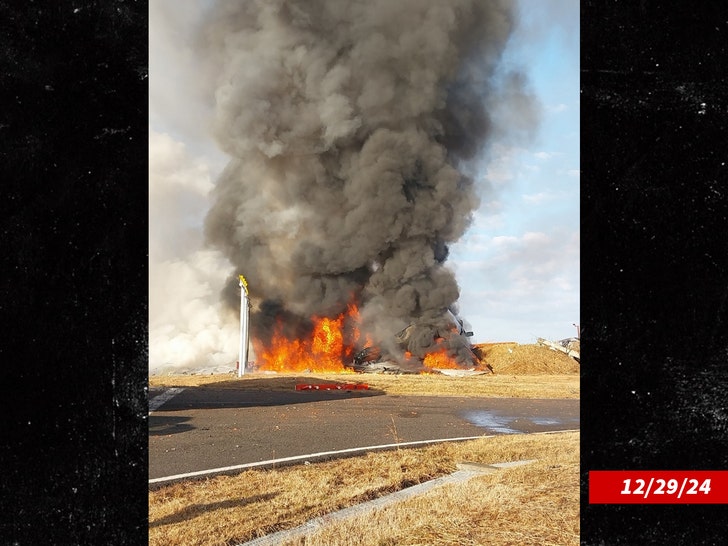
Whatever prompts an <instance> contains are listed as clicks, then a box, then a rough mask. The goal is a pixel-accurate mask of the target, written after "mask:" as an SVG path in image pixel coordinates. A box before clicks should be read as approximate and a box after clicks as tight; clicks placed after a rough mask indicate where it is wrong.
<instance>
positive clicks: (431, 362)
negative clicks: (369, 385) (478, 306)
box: [349, 309, 493, 375]
mask: <svg viewBox="0 0 728 546" xmlns="http://www.w3.org/2000/svg"><path fill="white" fill-rule="evenodd" d="M445 318H446V320H447V322H448V325H447V327H446V328H445V331H444V332H441V331H439V330H435V331H434V336H433V340H432V341H433V342H434V343H435V346H436V347H437V350H436V351H435V352H430V353H428V354H427V355H425V357H424V359H422V360H420V359H417V358H415V357H414V356H413V354H412V351H411V350H410V349H411V348H412V343H413V342H415V340H414V337H415V336H414V332H415V328H416V326H415V325H414V324H410V325H409V326H407V327H406V328H404V329H402V330H400V331H399V332H398V333H397V334H396V335H395V336H394V338H393V342H394V345H395V347H396V348H397V349H399V351H397V352H398V353H400V354H401V355H403V358H402V357H400V358H397V357H396V356H394V355H392V354H390V353H389V352H388V351H386V350H383V349H382V348H381V347H378V346H375V345H369V346H367V347H364V348H363V349H362V350H360V351H359V352H357V353H356V355H354V359H353V361H352V363H351V365H350V366H349V367H350V368H351V369H352V370H354V371H356V372H361V373H391V374H399V373H422V371H428V372H435V373H437V372H439V373H443V374H446V375H474V374H483V373H493V368H491V367H490V366H489V365H488V364H487V363H485V362H482V361H481V355H480V354H479V349H478V348H477V347H473V346H472V345H471V344H470V341H469V340H468V338H470V337H472V336H473V332H469V331H466V330H465V325H464V322H463V320H462V319H460V318H458V317H456V316H455V314H453V312H452V311H450V310H449V309H448V310H447V311H446V313H445ZM446 342H448V345H450V347H452V346H453V345H455V351H448V349H447V347H446V346H445V343H446ZM449 352H455V353H457V354H459V355H463V356H464V361H463V359H462V358H461V362H460V365H458V362H457V361H456V360H454V359H453V358H451V357H450V355H449V354H448V353H449Z"/></svg>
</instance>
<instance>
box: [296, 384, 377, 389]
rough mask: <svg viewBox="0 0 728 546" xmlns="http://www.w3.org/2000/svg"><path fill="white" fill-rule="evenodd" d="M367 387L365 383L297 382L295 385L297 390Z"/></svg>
mask: <svg viewBox="0 0 728 546" xmlns="http://www.w3.org/2000/svg"><path fill="white" fill-rule="evenodd" d="M367 389H369V385H367V384H366V383H344V384H340V383H319V384H310V383H299V384H297V385H296V390H297V391H359V390H367Z"/></svg>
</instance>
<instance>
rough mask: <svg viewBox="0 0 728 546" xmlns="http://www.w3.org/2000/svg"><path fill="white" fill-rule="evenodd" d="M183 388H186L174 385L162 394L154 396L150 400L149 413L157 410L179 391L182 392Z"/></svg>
mask: <svg viewBox="0 0 728 546" xmlns="http://www.w3.org/2000/svg"><path fill="white" fill-rule="evenodd" d="M183 390H184V389H183V388H181V387H172V388H171V389H167V390H165V391H164V392H163V393H162V394H158V395H157V396H155V397H154V398H152V399H151V400H150V401H149V413H152V412H153V411H157V410H158V409H159V407H160V406H161V405H162V404H164V403H165V402H168V401H169V400H171V399H172V398H174V397H175V396H177V395H178V394H179V393H181V392H182V391H183Z"/></svg>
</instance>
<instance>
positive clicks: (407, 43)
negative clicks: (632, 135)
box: [203, 0, 524, 362]
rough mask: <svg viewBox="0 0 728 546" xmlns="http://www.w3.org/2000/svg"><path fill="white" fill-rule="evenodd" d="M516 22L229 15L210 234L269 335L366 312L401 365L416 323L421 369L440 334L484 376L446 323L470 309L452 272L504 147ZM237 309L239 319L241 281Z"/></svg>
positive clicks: (221, 43)
mask: <svg viewBox="0 0 728 546" xmlns="http://www.w3.org/2000/svg"><path fill="white" fill-rule="evenodd" d="M513 18H514V16H513V12H512V6H511V3H510V2H497V1H488V2H483V1H465V0H462V1H451V2H441V1H429V2H427V1H422V0H411V1H398V2H391V1H390V0H382V1H369V0H367V1H362V2H356V1H350V2H342V1H339V0H331V1H311V0H306V1H301V2H295V1H283V0H280V1H273V2H270V1H266V2H262V1H260V2H229V1H226V2H220V3H217V4H215V5H214V6H213V8H212V9H211V11H210V13H209V20H208V21H207V22H206V25H205V28H204V31H203V36H204V38H203V42H204V55H205V56H206V58H207V59H208V62H209V63H211V66H215V67H216V68H217V70H218V79H217V87H216V91H215V99H216V113H215V123H214V131H215V137H216V139H217V141H218V143H219V145H220V147H221V149H222V150H223V151H224V152H225V153H227V154H229V155H230V156H232V157H233V159H232V160H231V162H230V163H229V165H228V166H227V168H226V169H225V171H224V172H223V173H222V175H221V176H220V178H219V180H218V181H217V183H216V187H215V190H214V204H213V206H212V208H211V210H210V211H209V213H208V215H207V217H206V220H205V235H206V238H207V240H208V242H210V243H211V244H212V245H213V246H214V247H217V248H219V249H220V250H222V251H223V252H224V254H225V255H226V256H227V257H228V258H229V260H230V261H231V263H232V264H233V265H234V266H235V268H236V270H237V271H239V272H243V273H244V274H245V275H246V277H247V278H248V281H249V284H250V287H251V301H252V303H253V306H254V307H253V316H252V319H251V327H252V328H253V335H254V336H255V337H258V338H263V339H265V337H266V336H269V335H270V333H271V328H272V326H273V324H274V323H275V320H274V319H275V318H277V317H280V316H285V317H286V320H285V322H286V324H288V325H289V326H288V327H289V329H290V331H289V332H288V334H289V335H297V334H296V330H297V329H299V328H301V327H302V326H301V325H303V327H304V328H305V325H306V324H307V323H308V321H309V319H310V317H312V316H329V317H331V316H335V315H337V314H339V313H341V312H343V311H345V309H346V306H347V304H348V303H350V302H351V301H352V299H355V300H356V301H358V302H359V304H360V307H361V320H362V327H363V329H364V330H365V331H366V332H368V333H369V334H370V335H371V337H372V338H373V339H374V341H375V342H377V343H378V344H380V345H381V346H383V347H385V348H386V349H388V350H389V351H390V352H392V353H393V354H397V352H399V353H400V354H401V350H400V349H398V348H397V347H395V346H393V341H394V340H393V334H394V333H396V332H398V331H400V330H401V329H403V328H404V327H406V326H407V325H409V324H413V323H414V324H415V327H414V328H412V329H410V331H409V334H410V335H409V336H408V342H407V349H408V350H409V351H410V352H412V353H413V354H414V355H415V356H418V357H422V356H424V355H425V354H426V353H427V352H428V351H430V350H432V347H433V343H434V339H435V338H436V337H437V336H438V335H439V336H442V337H445V338H446V342H447V346H448V347H449V349H450V351H451V353H452V354H453V356H456V358H458V359H459V360H460V361H462V362H467V361H468V359H469V354H468V351H467V350H461V349H464V348H465V347H467V346H468V343H467V341H466V340H465V339H457V338H460V336H459V335H457V334H453V333H452V332H451V331H450V328H451V325H450V324H449V323H448V322H447V321H446V320H445V319H443V314H444V312H445V310H446V309H448V308H453V307H454V306H455V304H456V302H457V299H458V296H459V288H458V285H457V282H456V279H455V276H454V274H453V272H452V271H451V270H450V269H448V268H447V267H446V266H445V265H444V262H445V260H446V258H447V248H448V244H449V243H452V242H454V241H456V240H457V239H458V238H459V237H461V236H462V235H463V233H464V232H465V230H466V229H467V227H468V225H469V222H470V220H471V215H472V212H473V211H474V210H475V209H477V207H478V204H479V199H478V195H477V192H476V188H475V185H474V182H473V179H472V178H471V177H470V176H468V175H467V174H466V173H467V171H468V162H469V161H472V160H475V159H477V158H478V156H479V154H481V153H482V151H483V150H484V148H485V146H486V144H487V138H488V136H489V131H490V130H491V123H490V121H489V115H488V112H487V111H486V108H485V105H486V104H487V103H489V100H486V99H487V98H488V97H490V98H491V99H492V95H493V94H495V93H496V92H497V91H496V90H495V89H494V86H493V84H492V80H491V77H492V75H493V73H494V71H495V69H496V67H497V63H498V60H499V55H500V53H501V52H502V50H503V48H504V46H505V43H506V40H507V38H508V36H509V34H510V32H511V30H512V27H513ZM513 95H514V96H517V97H518V99H519V100H522V99H523V96H524V94H523V93H519V92H514V93H513ZM504 100H505V99H504ZM490 102H492V100H491V101H490ZM223 294H224V299H225V301H226V302H227V303H228V304H229V308H230V310H231V311H232V312H237V310H238V309H239V289H238V287H237V278H236V277H233V278H231V279H230V280H229V282H228V283H227V287H226V289H225V290H224V291H223Z"/></svg>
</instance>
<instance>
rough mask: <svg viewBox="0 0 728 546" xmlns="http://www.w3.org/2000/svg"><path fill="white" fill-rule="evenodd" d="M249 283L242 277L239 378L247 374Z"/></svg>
mask: <svg viewBox="0 0 728 546" xmlns="http://www.w3.org/2000/svg"><path fill="white" fill-rule="evenodd" d="M248 312H249V310H248V283H247V281H246V280H245V277H243V276H242V275H240V355H239V357H238V377H242V376H243V375H244V374H245V366H246V364H247V363H248Z"/></svg>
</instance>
